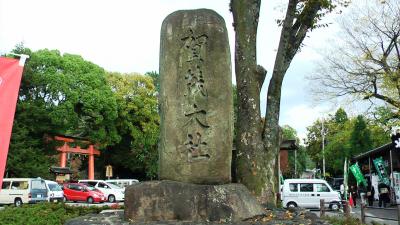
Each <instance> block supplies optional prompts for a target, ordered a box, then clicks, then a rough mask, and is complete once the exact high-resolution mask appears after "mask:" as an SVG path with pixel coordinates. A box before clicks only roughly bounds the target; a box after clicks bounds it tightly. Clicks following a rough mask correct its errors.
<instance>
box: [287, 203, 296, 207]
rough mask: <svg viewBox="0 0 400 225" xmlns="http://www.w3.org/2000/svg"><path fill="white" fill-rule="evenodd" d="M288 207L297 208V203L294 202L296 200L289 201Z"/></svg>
mask: <svg viewBox="0 0 400 225" xmlns="http://www.w3.org/2000/svg"><path fill="white" fill-rule="evenodd" d="M286 207H287V208H296V207H297V204H296V203H294V202H288V204H286Z"/></svg>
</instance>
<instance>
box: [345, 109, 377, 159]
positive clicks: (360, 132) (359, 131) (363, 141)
mask: <svg viewBox="0 0 400 225" xmlns="http://www.w3.org/2000/svg"><path fill="white" fill-rule="evenodd" d="M350 148H351V155H353V156H354V155H357V154H359V153H362V152H366V151H368V150H371V148H372V139H371V131H370V130H369V128H368V127H367V122H366V121H365V119H364V117H363V116H361V115H358V116H357V117H356V119H355V122H354V126H353V130H352V132H351V136H350Z"/></svg>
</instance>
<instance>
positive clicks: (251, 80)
mask: <svg viewBox="0 0 400 225" xmlns="http://www.w3.org/2000/svg"><path fill="white" fill-rule="evenodd" d="M231 10H232V13H233V19H234V28H235V32H236V42H235V65H236V68H235V69H236V70H235V72H236V83H237V93H238V96H237V97H238V118H237V125H236V127H237V136H236V141H237V146H236V147H237V180H238V181H239V182H240V183H243V184H244V185H246V187H247V188H248V189H249V190H250V191H251V192H252V193H253V194H255V195H257V196H264V195H265V194H266V193H267V192H269V189H268V186H266V184H267V182H266V180H265V178H266V176H265V175H266V169H267V168H266V164H265V162H266V161H265V147H264V143H263V140H262V122H261V114H260V90H261V86H262V83H263V81H264V79H265V75H266V71H265V70H264V69H263V68H262V67H260V66H257V59H256V54H257V52H256V38H257V26H258V17H259V11H260V0H256V1H248V0H232V1H231Z"/></svg>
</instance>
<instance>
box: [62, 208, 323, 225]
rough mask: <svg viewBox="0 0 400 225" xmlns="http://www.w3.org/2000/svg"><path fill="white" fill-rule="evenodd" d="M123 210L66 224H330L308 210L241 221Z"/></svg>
mask: <svg viewBox="0 0 400 225" xmlns="http://www.w3.org/2000/svg"><path fill="white" fill-rule="evenodd" d="M123 215H124V211H123V210H107V211H105V212H102V213H100V214H91V215H87V216H83V217H78V218H74V219H71V220H69V221H67V222H66V223H65V224H66V225H92V224H93V225H95V224H96V225H99V224H102V225H221V224H226V225H277V224H284V225H295V224H296V225H306V224H312V225H328V224H329V223H328V222H326V221H322V220H320V219H319V218H318V216H317V215H315V214H314V213H312V212H309V211H306V210H294V211H286V210H274V211H266V213H265V215H264V216H259V217H256V218H251V219H249V220H247V221H241V222H227V221H219V222H188V221H152V222H134V221H130V222H128V221H124V220H123Z"/></svg>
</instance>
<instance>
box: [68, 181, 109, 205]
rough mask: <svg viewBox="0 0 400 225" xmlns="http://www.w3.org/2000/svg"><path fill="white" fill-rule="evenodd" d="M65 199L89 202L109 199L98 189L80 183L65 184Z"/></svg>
mask: <svg viewBox="0 0 400 225" xmlns="http://www.w3.org/2000/svg"><path fill="white" fill-rule="evenodd" d="M63 191H64V201H74V202H77V201H83V202H87V203H90V204H91V203H96V202H98V203H102V202H105V201H106V200H107V198H106V197H105V195H104V194H103V193H102V192H101V191H100V190H98V189H96V188H94V187H90V186H86V185H84V184H79V183H65V184H64V186H63Z"/></svg>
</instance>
